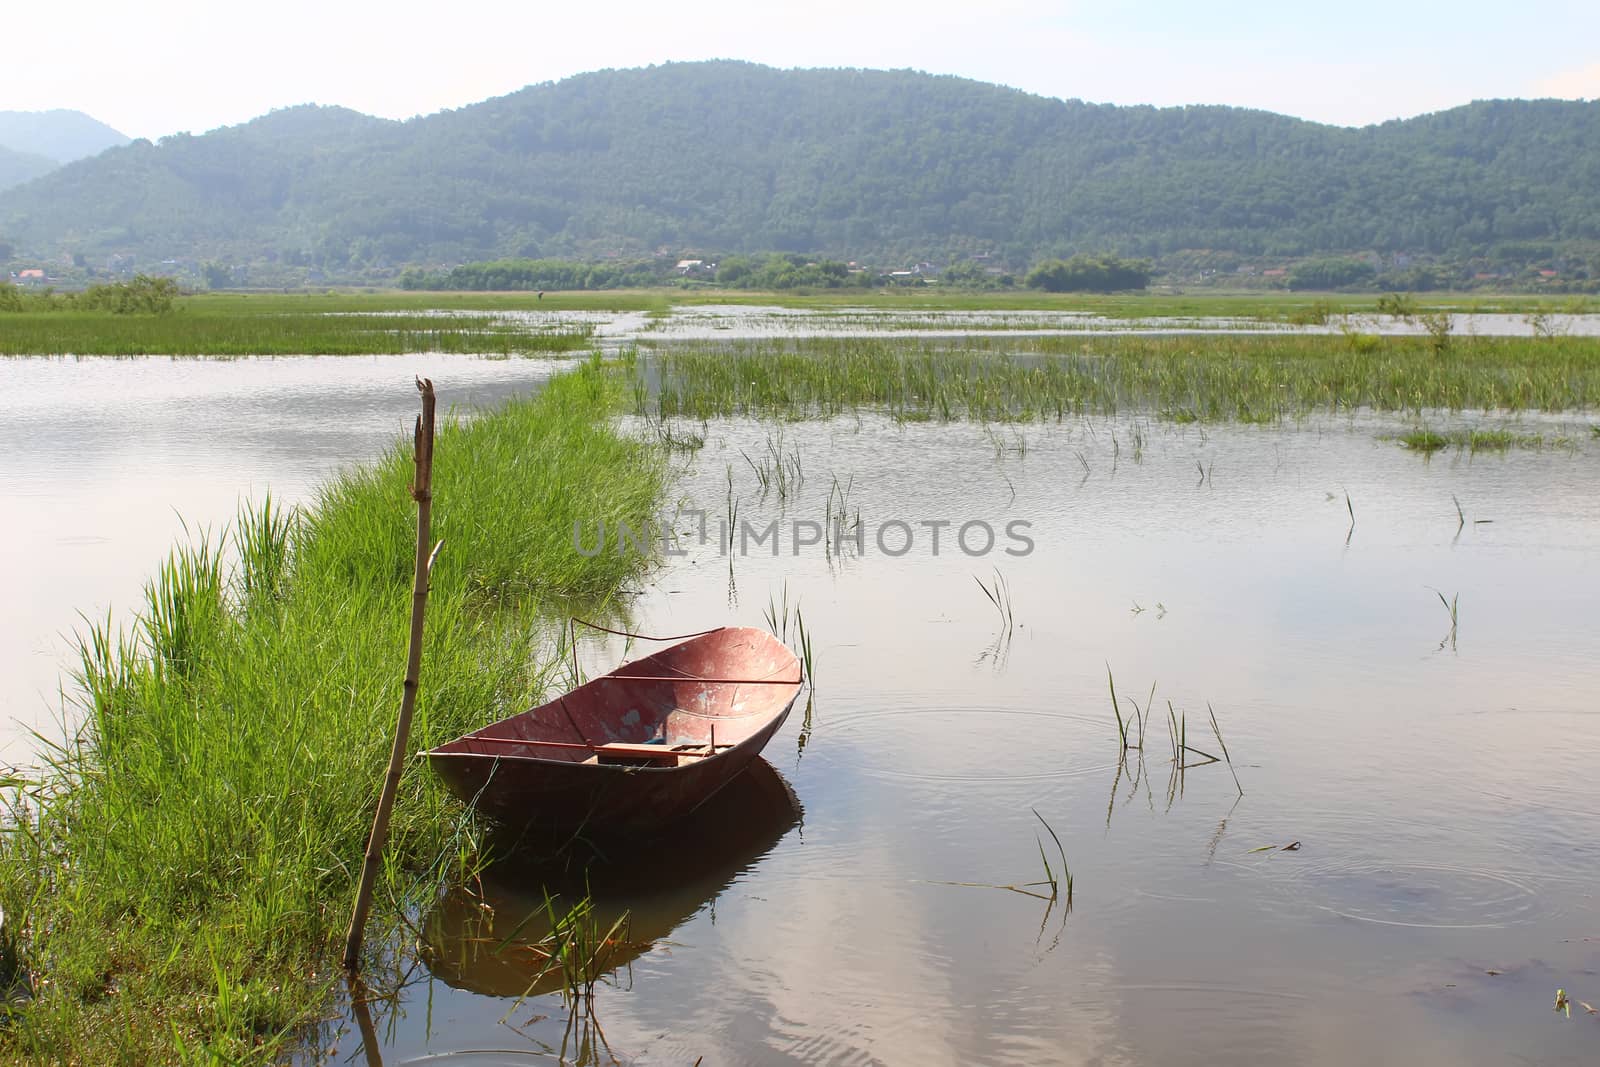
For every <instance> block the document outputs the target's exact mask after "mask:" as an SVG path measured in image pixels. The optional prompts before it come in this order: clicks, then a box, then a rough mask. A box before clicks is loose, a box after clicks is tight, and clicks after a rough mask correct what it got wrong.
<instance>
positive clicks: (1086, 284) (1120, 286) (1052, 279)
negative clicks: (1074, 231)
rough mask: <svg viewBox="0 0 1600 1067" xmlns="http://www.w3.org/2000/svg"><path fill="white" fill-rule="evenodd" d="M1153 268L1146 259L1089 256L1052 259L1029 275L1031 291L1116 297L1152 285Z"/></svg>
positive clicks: (1028, 282) (1081, 255) (1028, 283)
mask: <svg viewBox="0 0 1600 1067" xmlns="http://www.w3.org/2000/svg"><path fill="white" fill-rule="evenodd" d="M1150 271H1151V267H1150V264H1149V263H1148V262H1147V261H1145V260H1142V259H1118V258H1117V257H1116V256H1108V255H1100V256H1089V255H1084V254H1082V253H1079V254H1078V255H1075V256H1073V257H1072V258H1071V259H1052V260H1048V261H1047V262H1044V263H1041V264H1039V265H1038V266H1036V267H1034V268H1033V270H1031V271H1029V272H1028V277H1027V285H1028V288H1030V289H1043V290H1044V291H1045V292H1047V293H1091V292H1092V293H1112V292H1118V291H1121V290H1126V289H1143V288H1144V287H1145V286H1147V285H1149V284H1150Z"/></svg>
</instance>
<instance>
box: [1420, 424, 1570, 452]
mask: <svg viewBox="0 0 1600 1067" xmlns="http://www.w3.org/2000/svg"><path fill="white" fill-rule="evenodd" d="M1395 439H1396V440H1398V441H1399V442H1400V443H1401V444H1402V445H1404V446H1405V447H1407V448H1409V449H1411V450H1412V451H1414V452H1423V453H1427V454H1429V455H1431V454H1433V453H1435V452H1441V451H1443V450H1444V449H1447V448H1454V449H1456V450H1457V451H1459V452H1470V453H1473V454H1476V453H1478V452H1509V451H1510V450H1512V449H1514V448H1521V449H1530V450H1533V451H1540V450H1542V449H1545V448H1550V447H1557V446H1559V445H1561V444H1563V443H1569V444H1570V442H1564V441H1563V440H1562V439H1556V440H1553V441H1552V440H1549V439H1547V438H1546V437H1545V436H1544V435H1543V434H1537V433H1515V432H1513V431H1511V430H1481V429H1471V430H1467V429H1454V430H1448V431H1446V432H1443V433H1441V432H1439V431H1438V430H1412V431H1410V432H1408V433H1403V434H1400V435H1399V436H1398V437H1397V438H1395Z"/></svg>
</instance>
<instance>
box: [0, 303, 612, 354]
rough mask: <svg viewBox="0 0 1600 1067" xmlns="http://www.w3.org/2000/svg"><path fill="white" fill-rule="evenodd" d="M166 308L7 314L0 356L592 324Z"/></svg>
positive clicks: (555, 343)
mask: <svg viewBox="0 0 1600 1067" xmlns="http://www.w3.org/2000/svg"><path fill="white" fill-rule="evenodd" d="M195 306H198V307H201V308H203V310H190V309H189V308H185V309H183V310H180V311H177V312H174V313H172V314H168V315H115V314H113V313H111V312H106V311H77V310H73V311H43V312H33V311H29V312H18V313H13V314H7V315H6V316H5V317H4V319H3V320H0V325H3V327H4V328H3V329H0V355H13V356H14V355H80V356H288V355H331V356H348V355H387V354H392V353H396V352H451V353H472V354H501V355H532V354H539V353H558V352H570V351H573V350H575V349H580V348H584V347H587V346H588V345H589V343H590V339H591V337H592V335H593V330H592V328H590V327H587V326H574V325H571V324H563V325H559V326H554V327H553V328H548V329H546V328H540V329H531V328H529V326H527V325H526V324H523V323H518V322H512V321H509V320H506V319H502V318H497V317H495V316H493V315H491V314H460V315H425V314H405V313H387V312H377V313H373V312H368V313H361V312H342V313H332V314H330V313H328V312H325V311H305V310H283V311H276V310H270V305H268V304H265V303H261V304H256V305H253V306H252V307H251V308H250V310H249V312H248V313H243V314H241V313H236V312H234V311H231V310H228V308H227V307H226V306H218V305H210V306H208V305H191V307H195Z"/></svg>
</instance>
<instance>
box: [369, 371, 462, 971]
mask: <svg viewBox="0 0 1600 1067" xmlns="http://www.w3.org/2000/svg"><path fill="white" fill-rule="evenodd" d="M417 391H418V392H420V393H421V394H422V414H421V415H420V416H418V418H417V425H416V431H415V442H416V446H415V447H416V452H415V457H414V462H415V464H416V480H415V481H414V482H413V483H412V486H411V499H413V500H415V501H416V502H417V563H416V577H415V580H414V582H413V584H412V591H411V644H410V648H409V650H408V652H407V655H406V681H405V688H404V690H403V693H402V695H401V698H400V719H399V721H398V722H397V723H396V724H395V730H394V747H393V748H392V749H390V751H389V771H388V774H387V775H386V776H385V777H384V780H383V792H382V793H381V794H379V796H378V813H377V814H376V815H375V816H373V819H372V832H371V833H370V834H368V835H367V854H366V860H365V862H364V863H363V864H362V866H361V886H360V888H359V889H358V890H357V891H356V906H355V911H354V912H353V913H352V914H351V916H350V931H349V933H348V934H347V935H346V936H345V942H344V969H345V971H346V972H348V973H350V974H355V973H356V972H357V971H359V970H360V969H361V940H362V938H363V936H364V935H365V933H366V925H367V911H368V909H369V908H371V906H372V890H373V885H374V883H375V882H376V880H377V875H378V863H379V861H380V860H381V859H382V857H383V845H384V842H385V840H387V838H388V836H389V816H390V815H391V814H392V813H393V812H394V797H395V793H396V792H397V791H398V790H399V788H400V772H401V770H402V769H403V768H404V765H405V756H406V739H407V736H408V735H409V734H410V733H411V715H412V712H414V711H415V710H416V707H417V681H418V677H419V676H420V674H421V672H422V619H423V614H424V612H425V611H426V610H427V607H428V578H429V575H430V574H431V572H432V571H433V560H434V557H435V556H437V555H438V554H439V548H440V546H441V545H442V544H443V542H440V544H439V545H435V546H434V547H433V550H432V551H431V552H430V551H429V549H428V541H429V538H430V537H431V536H432V518H433V409H434V396H433V381H432V380H431V379H428V378H418V379H417Z"/></svg>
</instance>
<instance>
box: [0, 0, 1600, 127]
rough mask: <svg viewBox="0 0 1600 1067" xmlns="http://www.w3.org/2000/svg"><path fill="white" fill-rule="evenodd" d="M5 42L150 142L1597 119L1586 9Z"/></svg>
mask: <svg viewBox="0 0 1600 1067" xmlns="http://www.w3.org/2000/svg"><path fill="white" fill-rule="evenodd" d="M3 33H4V40H5V44H6V47H5V48H4V50H3V54H4V62H3V67H0V69H3V71H4V77H3V79H0V110H10V109H17V110H40V109H44V108H52V107H67V108H77V109H79V110H82V111H86V112H88V113H89V114H91V115H94V116H95V117H96V118H99V119H101V120H102V121H104V122H108V123H110V124H111V125H113V126H115V127H117V128H118V129H120V130H122V131H123V132H124V133H127V134H129V135H131V136H135V137H151V138H155V137H160V136H162V135H164V134H168V133H173V132H176V131H179V130H189V131H192V132H196V133H198V132H201V131H203V130H207V129H211V128H214V127H216V126H222V125H231V124H233V123H237V122H243V121H245V120H248V119H250V118H253V117H255V116H256V115H259V114H262V113H264V112H266V111H269V110H271V109H272V108H274V107H285V106H289V105H292V104H301V103H319V104H342V105H344V106H346V107H352V108H355V109H357V110H360V111H365V112H367V113H369V114H374V115H383V116H387V117H390V118H406V117H409V116H411V115H416V114H425V113H428V112H433V111H438V110H440V109H442V108H452V107H461V106H463V105H465V104H470V103H474V102H476V101H478V100H482V99H484V98H486V97H490V96H498V95H500V94H503V93H508V92H512V91H514V90H516V89H520V88H521V87H522V86H524V85H528V84H530V83H535V82H542V81H550V80H554V79H559V78H563V77H566V76H568V75H571V74H576V73H580V72H583V71H587V70H597V69H600V68H605V67H636V66H645V65H648V64H651V63H662V62H667V61H670V60H688V59H711V58H730V59H748V60H752V61H755V62H759V63H767V64H771V65H773V66H780V67H844V66H848V67H880V68H904V67H911V68H915V69H918V70H925V71H929V72H932V73H936V74H959V75H962V76H965V77H970V78H977V79H980V80H983V81H992V82H999V83H1002V84H1005V85H1012V86H1015V87H1017V88H1019V89H1025V90H1028V91H1029V92H1034V93H1040V94H1043V95H1047V96H1057V97H1078V98H1081V99H1084V100H1090V101H1096V102H1109V103H1118V104H1134V103H1149V104H1164V105H1165V104H1185V103H1205V104H1236V105H1242V106H1248V107H1258V108H1265V109H1268V110H1272V111H1280V112H1284V113H1286V114H1291V115H1299V116H1302V117H1304V118H1309V119H1316V120H1318V121H1322V122H1334V123H1341V124H1345V125H1359V124H1364V123H1369V122H1379V121H1382V120H1384V119H1388V118H1396V117H1402V116H1410V115H1416V114H1420V113H1422V112H1426V111H1437V110H1440V109H1442V108H1446V107H1453V106H1455V105H1457V104H1463V103H1467V102H1468V101H1471V100H1474V99H1481V98H1485V97H1502V96H1523V97H1527V96H1563V97H1569V98H1576V97H1583V98H1594V97H1600V2H1596V0H1581V2H1580V0H1574V2H1567V0H1523V2H1520V3H1505V2H1503V0H1500V2H1482V0H1457V2H1452V3H1442V2H1433V0H1422V2H1413V0H1388V2H1385V3H1378V2H1375V0H1347V2H1345V3H1343V4H1339V5H1334V4H1316V5H1312V4H1307V3H1304V2H1303V0H1273V2H1268V0H1222V2H1220V3H1203V2H1200V0H1147V2H1144V3H1139V4H1118V3H1112V2H1108V0H1100V2H1097V3H1079V2H1075V0H1073V2H1057V3H1028V2H1022V0H962V2H959V3H958V2H954V0H892V2H880V0H808V2H806V3H803V4H802V3H789V2H787V0H785V2H775V0H738V2H734V0H687V2H682V3H664V2H660V0H652V2H648V3H646V2H638V0H612V2H610V3H599V2H590V3H575V2H567V3H548V2H547V3H538V2H536V0H534V2H530V0H517V2H498V0H454V2H449V0H443V2H441V0H429V2H426V3H423V2H415V0H388V2H386V3H383V4H368V5H360V6H359V9H358V8H357V5H341V4H339V3H337V2H336V0H335V2H329V0H320V2H315V3H313V2H310V0H278V2H276V3H272V4H266V3H259V2H257V3H252V2H249V0H235V2H232V3H229V2H227V0H147V2H145V3H139V4H135V3H129V2H127V0H116V2H114V3H113V2H106V0H79V2H76V3H19V4H9V5H7V10H6V15H5V19H4V31H3Z"/></svg>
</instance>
